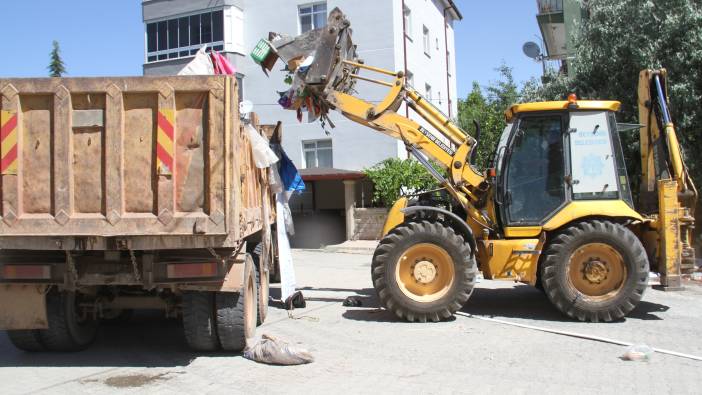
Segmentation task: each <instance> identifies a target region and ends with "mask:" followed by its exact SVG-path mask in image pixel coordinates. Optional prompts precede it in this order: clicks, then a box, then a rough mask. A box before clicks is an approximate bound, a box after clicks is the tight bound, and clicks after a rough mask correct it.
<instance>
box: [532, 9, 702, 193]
mask: <svg viewBox="0 0 702 395" xmlns="http://www.w3.org/2000/svg"><path fill="white" fill-rule="evenodd" d="M587 7H588V8H587V13H588V17H587V18H585V20H584V23H583V25H582V27H581V29H580V32H579V35H578V39H577V40H576V41H577V42H578V44H577V46H576V49H575V58H574V59H573V60H572V61H570V62H569V67H570V68H571V70H572V71H573V73H571V74H572V75H573V77H572V78H567V77H565V76H552V78H548V79H547V80H550V81H549V82H547V83H546V84H544V85H543V86H538V85H539V84H537V83H534V82H533V81H532V83H531V84H528V85H529V86H528V88H529V89H527V90H526V92H525V96H527V97H528V98H529V99H532V100H540V99H543V100H552V99H563V98H564V97H565V96H566V95H567V94H568V93H569V92H576V93H577V94H578V96H580V97H581V98H590V99H616V100H619V101H621V102H622V109H621V112H620V114H619V115H618V118H619V120H620V121H623V122H632V123H637V122H638V108H637V84H638V76H639V72H640V71H641V70H643V69H649V68H651V69H656V68H661V67H665V68H666V69H668V74H669V81H668V91H669V94H670V100H671V106H670V107H671V112H672V115H673V120H674V122H675V123H676V126H677V129H678V136H679V138H680V139H681V142H682V144H683V146H684V148H685V151H686V152H687V154H688V155H687V164H688V166H689V167H690V171H691V173H692V175H693V178H694V179H695V180H696V181H697V184H698V185H699V184H700V183H702V159H700V157H699V155H696V156H693V155H692V154H694V153H697V152H700V151H702V134H701V133H700V132H702V106H700V97H702V50H701V48H702V2H701V1H700V0H646V1H641V0H591V1H589V2H588V6H587ZM623 137H624V138H623V140H624V143H625V151H626V156H627V159H628V160H627V162H628V164H629V165H630V166H631V165H633V166H632V167H630V168H629V171H630V173H631V174H638V172H639V171H640V159H639V155H638V136H637V135H636V133H631V134H628V135H626V136H623ZM634 190H636V189H634Z"/></svg>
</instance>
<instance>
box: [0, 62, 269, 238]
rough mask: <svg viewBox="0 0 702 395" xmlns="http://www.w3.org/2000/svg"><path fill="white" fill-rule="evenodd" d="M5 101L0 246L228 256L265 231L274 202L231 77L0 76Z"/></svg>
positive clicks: (0, 145) (1, 104)
mask: <svg viewBox="0 0 702 395" xmlns="http://www.w3.org/2000/svg"><path fill="white" fill-rule="evenodd" d="M0 95H1V98H2V100H1V101H0V111H1V116H0V123H1V124H2V143H0V148H1V149H2V164H1V168H0V172H1V173H2V176H1V177H0V178H1V181H0V194H1V196H2V203H1V204H2V206H1V208H0V215H1V217H0V248H2V249H33V250H41V249H48V250H51V249H53V250H62V249H86V250H109V249H118V248H120V245H121V244H124V243H128V244H129V248H132V249H175V248H206V247H233V246H235V245H237V243H238V242H239V241H240V240H242V239H244V238H246V237H247V236H248V235H251V234H253V233H255V232H258V231H259V230H261V228H262V226H263V217H262V213H263V209H262V204H263V202H264V199H269V198H270V194H269V193H268V190H267V187H266V185H267V182H265V180H266V174H265V172H262V171H260V170H258V169H256V168H255V167H254V165H253V161H252V156H251V155H252V154H251V149H250V143H249V141H248V138H247V136H246V133H244V130H243V128H242V127H241V125H240V121H239V114H238V97H237V89H236V80H235V79H233V78H230V77H226V76H202V77H132V78H52V79H48V78H47V79H0ZM270 202H271V201H270V200H268V203H270ZM272 211H273V210H270V212H271V213H272Z"/></svg>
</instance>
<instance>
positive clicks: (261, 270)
mask: <svg viewBox="0 0 702 395" xmlns="http://www.w3.org/2000/svg"><path fill="white" fill-rule="evenodd" d="M251 258H253V261H254V266H255V268H256V285H257V288H258V289H257V291H258V292H257V293H258V318H257V319H256V325H261V324H263V322H264V321H265V320H266V316H267V315H268V296H269V286H270V282H269V274H270V272H269V270H268V268H269V266H268V264H269V262H270V259H271V258H270V256H268V255H264V253H263V243H258V245H256V248H254V250H253V252H252V253H251Z"/></svg>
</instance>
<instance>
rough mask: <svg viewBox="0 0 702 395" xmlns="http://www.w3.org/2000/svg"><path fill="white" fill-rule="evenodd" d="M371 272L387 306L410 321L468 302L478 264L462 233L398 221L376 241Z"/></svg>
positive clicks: (438, 316) (442, 315)
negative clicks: (376, 246)
mask: <svg viewBox="0 0 702 395" xmlns="http://www.w3.org/2000/svg"><path fill="white" fill-rule="evenodd" d="M371 273H372V277H373V286H374V287H375V290H376V292H377V294H378V297H379V298H380V301H381V303H382V304H383V306H385V308H386V309H388V310H390V311H392V312H393V313H395V315H397V316H398V317H400V318H403V319H405V320H407V321H410V322H414V321H419V322H426V321H434V322H437V321H440V320H442V319H446V318H449V317H451V316H452V315H453V314H454V313H455V312H456V311H458V310H459V309H460V308H461V307H462V306H463V305H464V304H465V303H466V302H467V301H468V298H469V297H470V295H471V293H472V292H473V286H474V285H475V275H476V273H477V268H476V263H475V258H474V256H473V254H472V251H471V248H470V246H469V244H468V243H467V242H466V241H465V240H463V237H462V236H459V235H458V234H456V232H455V231H454V230H453V229H452V228H450V227H448V226H445V225H443V224H441V223H437V222H429V221H422V222H410V223H405V224H402V225H400V226H398V227H397V228H395V229H394V230H393V231H392V232H390V233H389V234H388V235H387V236H385V237H384V238H383V239H382V240H381V241H380V244H379V245H378V248H377V249H376V250H375V254H374V255H373V264H372V266H371Z"/></svg>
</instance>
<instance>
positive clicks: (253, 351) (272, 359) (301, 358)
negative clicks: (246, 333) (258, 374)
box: [244, 334, 314, 365]
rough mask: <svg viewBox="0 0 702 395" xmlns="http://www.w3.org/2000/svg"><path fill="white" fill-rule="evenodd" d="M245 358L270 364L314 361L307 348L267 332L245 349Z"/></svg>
mask: <svg viewBox="0 0 702 395" xmlns="http://www.w3.org/2000/svg"><path fill="white" fill-rule="evenodd" d="M244 358H246V359H250V360H252V361H256V362H260V363H267V364H270V365H303V364H306V363H311V362H314V357H313V356H312V354H310V352H309V351H307V350H306V349H304V348H302V347H298V346H294V345H291V344H288V343H287V342H285V341H283V340H280V339H276V338H275V337H273V336H270V335H266V334H264V335H263V336H261V339H260V340H259V341H258V342H256V344H254V345H253V346H251V347H247V348H246V350H244Z"/></svg>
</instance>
